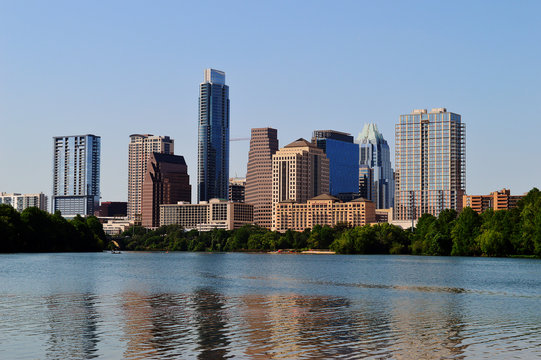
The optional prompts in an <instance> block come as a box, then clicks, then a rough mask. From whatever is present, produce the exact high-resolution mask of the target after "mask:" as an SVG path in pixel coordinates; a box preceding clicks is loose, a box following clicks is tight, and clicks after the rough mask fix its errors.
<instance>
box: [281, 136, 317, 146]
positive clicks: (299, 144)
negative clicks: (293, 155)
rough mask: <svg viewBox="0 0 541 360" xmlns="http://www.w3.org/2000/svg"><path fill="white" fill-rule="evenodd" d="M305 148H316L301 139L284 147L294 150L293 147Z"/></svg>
mask: <svg viewBox="0 0 541 360" xmlns="http://www.w3.org/2000/svg"><path fill="white" fill-rule="evenodd" d="M305 146H308V147H317V146H315V145H314V144H312V143H311V142H309V141H307V140H305V139H303V138H299V139H297V140H295V141H293V142H292V143H291V144H288V145H286V146H284V147H286V148H295V147H305Z"/></svg>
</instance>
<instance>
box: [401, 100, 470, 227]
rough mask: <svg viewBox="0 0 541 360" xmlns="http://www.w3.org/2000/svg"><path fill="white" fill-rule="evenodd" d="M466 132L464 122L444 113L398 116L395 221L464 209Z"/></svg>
mask: <svg viewBox="0 0 541 360" xmlns="http://www.w3.org/2000/svg"><path fill="white" fill-rule="evenodd" d="M465 131H466V125H465V124H464V123H463V122H462V119H461V116H460V115H458V114H455V113H452V112H448V111H447V109H445V108H437V109H432V111H431V112H430V113H428V112H427V110H426V109H423V110H413V112H412V113H411V114H406V115H400V120H399V123H398V124H396V132H395V133H396V156H395V160H396V172H395V181H396V190H395V207H394V211H395V214H394V218H395V220H397V221H401V220H411V219H418V218H419V217H421V215H422V214H431V215H434V216H438V215H439V213H440V212H441V211H443V210H444V209H455V210H456V211H460V210H461V209H462V196H463V195H464V192H465V190H466V135H465Z"/></svg>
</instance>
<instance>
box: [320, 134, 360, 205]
mask: <svg viewBox="0 0 541 360" xmlns="http://www.w3.org/2000/svg"><path fill="white" fill-rule="evenodd" d="M312 144H314V145H316V146H317V147H318V148H320V149H321V150H323V152H324V153H325V155H326V156H327V159H329V193H330V194H331V195H334V196H337V195H338V194H340V193H358V192H359V145H357V144H355V143H354V142H353V136H351V135H350V134H348V133H344V132H340V131H335V130H316V131H314V132H313V134H312Z"/></svg>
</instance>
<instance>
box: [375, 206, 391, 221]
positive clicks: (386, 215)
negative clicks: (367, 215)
mask: <svg viewBox="0 0 541 360" xmlns="http://www.w3.org/2000/svg"><path fill="white" fill-rule="evenodd" d="M376 222H377V223H392V222H393V208H388V209H376Z"/></svg>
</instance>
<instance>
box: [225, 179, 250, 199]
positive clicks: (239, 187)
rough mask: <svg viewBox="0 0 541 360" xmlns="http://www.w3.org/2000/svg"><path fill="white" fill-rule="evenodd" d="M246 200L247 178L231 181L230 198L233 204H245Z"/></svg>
mask: <svg viewBox="0 0 541 360" xmlns="http://www.w3.org/2000/svg"><path fill="white" fill-rule="evenodd" d="M245 198H246V178H230V179H229V197H228V200H229V201H232V202H244V200H245Z"/></svg>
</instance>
